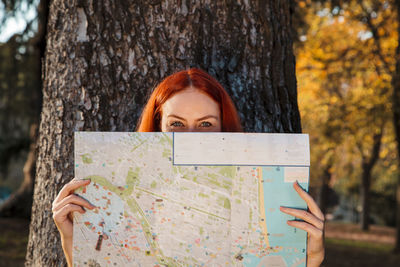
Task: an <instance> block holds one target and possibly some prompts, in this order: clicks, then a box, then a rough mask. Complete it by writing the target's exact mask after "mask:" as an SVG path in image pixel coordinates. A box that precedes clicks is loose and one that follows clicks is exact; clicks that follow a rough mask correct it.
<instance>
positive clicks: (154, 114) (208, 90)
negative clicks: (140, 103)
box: [136, 68, 242, 132]
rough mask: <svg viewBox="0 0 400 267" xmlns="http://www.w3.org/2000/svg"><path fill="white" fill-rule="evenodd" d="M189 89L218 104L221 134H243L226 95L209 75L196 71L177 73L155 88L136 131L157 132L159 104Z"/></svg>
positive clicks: (159, 128) (232, 106) (233, 106)
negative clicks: (192, 88)
mask: <svg viewBox="0 0 400 267" xmlns="http://www.w3.org/2000/svg"><path fill="white" fill-rule="evenodd" d="M191 86H192V87H194V88H196V89H197V90H199V91H200V92H202V93H205V94H206V95H208V96H210V97H211V98H212V99H214V100H215V101H216V102H217V103H218V105H219V108H220V112H221V126H222V127H221V130H222V132H241V131H242V126H241V125H240V120H239V116H238V113H237V111H236V108H235V105H234V104H233V102H232V99H231V98H230V97H229V95H228V93H227V92H226V91H225V89H224V88H223V87H222V85H221V84H220V83H219V82H217V80H215V79H214V78H213V77H212V76H211V75H209V74H208V73H206V72H205V71H203V70H200V69H197V68H191V69H189V70H183V71H179V72H176V73H174V74H172V75H170V76H168V77H167V78H165V79H164V80H163V81H162V82H161V83H160V84H159V85H158V86H157V87H156V88H155V90H154V91H153V93H152V94H151V96H150V98H149V100H148V101H147V104H146V106H145V107H144V109H143V112H142V115H141V116H140V119H139V123H138V126H137V128H136V129H137V131H138V132H160V131H161V116H162V105H163V104H164V103H165V101H167V100H168V99H169V98H170V97H172V96H173V95H175V94H177V93H179V92H181V91H183V90H185V89H187V88H188V87H191Z"/></svg>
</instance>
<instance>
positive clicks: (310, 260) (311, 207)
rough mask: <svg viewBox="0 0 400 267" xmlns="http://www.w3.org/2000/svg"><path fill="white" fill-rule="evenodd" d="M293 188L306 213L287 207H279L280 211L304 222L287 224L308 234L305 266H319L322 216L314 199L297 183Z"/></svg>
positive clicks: (322, 248)
mask: <svg viewBox="0 0 400 267" xmlns="http://www.w3.org/2000/svg"><path fill="white" fill-rule="evenodd" d="M293 187H294V189H295V190H296V191H297V193H298V194H299V195H300V197H301V198H302V199H304V201H305V202H306V203H307V206H308V211H305V210H301V209H292V208H287V207H281V208H280V210H281V211H282V212H284V213H287V214H289V215H292V216H294V217H296V218H299V219H302V220H304V222H302V221H287V224H288V225H290V226H293V227H297V228H299V229H302V230H304V231H306V232H307V233H308V235H307V236H308V245H307V266H308V267H314V266H320V265H321V263H322V261H323V260H324V257H325V248H324V227H325V217H324V214H323V213H322V211H321V210H320V209H319V207H318V205H317V203H315V201H314V199H313V198H312V197H311V196H310V195H309V194H308V193H307V192H306V191H304V190H303V188H301V186H300V185H299V184H298V183H297V182H295V183H294V184H293Z"/></svg>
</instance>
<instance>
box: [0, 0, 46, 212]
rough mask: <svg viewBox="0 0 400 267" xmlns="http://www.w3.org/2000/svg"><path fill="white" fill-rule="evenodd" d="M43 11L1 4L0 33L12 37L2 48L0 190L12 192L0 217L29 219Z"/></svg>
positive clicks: (23, 3) (16, 0) (31, 0)
mask: <svg viewBox="0 0 400 267" xmlns="http://www.w3.org/2000/svg"><path fill="white" fill-rule="evenodd" d="M47 6H48V1H45V0H41V1H37V0H12V1H11V0H2V1H1V2H0V7H2V9H1V13H0V14H1V17H0V32H2V33H3V34H5V35H7V34H8V33H12V34H13V35H12V36H11V37H10V38H9V39H8V40H7V41H6V42H4V43H0V81H1V82H0V121H1V123H0V186H1V188H9V189H11V190H12V191H13V192H12V194H11V196H9V197H8V198H7V200H6V201H4V202H3V201H2V203H1V205H0V216H2V217H4V216H10V217H25V218H29V217H30V212H31V203H32V193H33V184H34V177H35V162H36V156H35V151H36V136H37V128H38V122H39V114H40V111H41V101H42V94H41V87H42V82H41V58H42V57H43V55H44V48H45V25H46V21H47V13H48V7H47ZM28 13H29V14H28ZM32 14H33V15H32ZM16 19H19V20H22V23H21V22H20V24H22V25H23V26H25V27H24V28H23V29H22V31H21V32H15V31H16V29H13V27H16V24H15V22H14V23H12V21H15V20H16ZM21 166H23V168H21Z"/></svg>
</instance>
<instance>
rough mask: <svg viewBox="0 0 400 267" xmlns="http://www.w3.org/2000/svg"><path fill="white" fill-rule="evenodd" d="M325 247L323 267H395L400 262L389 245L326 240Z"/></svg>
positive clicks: (398, 256)
mask: <svg viewBox="0 0 400 267" xmlns="http://www.w3.org/2000/svg"><path fill="white" fill-rule="evenodd" d="M325 247H326V256H325V261H324V264H323V265H322V266H324V267H334V266H340V267H342V266H343V267H358V266H360V267H361V266H363V267H375V266H379V267H392V266H393V267H395V266H399V262H400V255H399V254H397V255H396V254H393V253H392V251H393V246H392V245H389V244H382V243H375V242H365V241H357V240H345V239H337V238H327V239H326V241H325Z"/></svg>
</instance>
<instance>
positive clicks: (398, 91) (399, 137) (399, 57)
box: [392, 0, 400, 253]
mask: <svg viewBox="0 0 400 267" xmlns="http://www.w3.org/2000/svg"><path fill="white" fill-rule="evenodd" d="M394 5H395V8H396V11H397V48H396V53H395V59H396V68H395V72H394V73H393V77H392V86H393V99H392V101H393V104H392V107H393V125H394V130H395V133H396V143H397V159H398V161H399V165H400V0H396V1H394ZM396 229H397V233H396V244H395V249H394V252H396V253H400V175H399V176H398V177H397V190H396Z"/></svg>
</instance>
